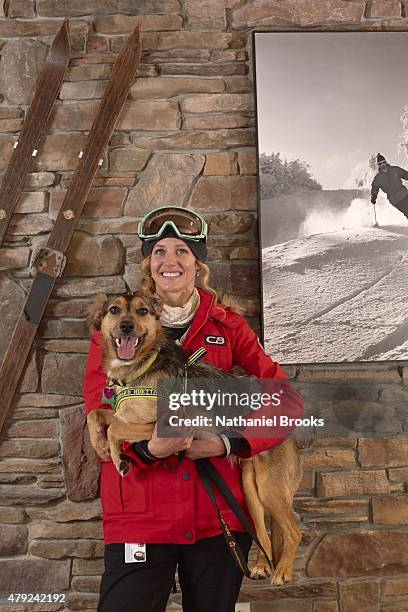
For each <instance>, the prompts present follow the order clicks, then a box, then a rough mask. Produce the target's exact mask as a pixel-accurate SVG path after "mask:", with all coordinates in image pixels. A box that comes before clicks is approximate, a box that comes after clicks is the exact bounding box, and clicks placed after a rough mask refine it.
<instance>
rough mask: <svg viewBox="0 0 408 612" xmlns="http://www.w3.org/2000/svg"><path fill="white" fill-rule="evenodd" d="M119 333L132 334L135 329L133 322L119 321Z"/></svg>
mask: <svg viewBox="0 0 408 612" xmlns="http://www.w3.org/2000/svg"><path fill="white" fill-rule="evenodd" d="M119 327H120V331H121V332H122V334H126V335H129V334H130V332H132V331H133V330H134V328H135V326H134V325H133V321H126V320H125V321H121V324H120V326H119Z"/></svg>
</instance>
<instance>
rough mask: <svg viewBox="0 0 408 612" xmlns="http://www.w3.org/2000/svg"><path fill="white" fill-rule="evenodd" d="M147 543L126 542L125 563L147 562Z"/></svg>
mask: <svg viewBox="0 0 408 612" xmlns="http://www.w3.org/2000/svg"><path fill="white" fill-rule="evenodd" d="M145 561H146V544H125V563H145Z"/></svg>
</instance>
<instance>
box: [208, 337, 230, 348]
mask: <svg viewBox="0 0 408 612" xmlns="http://www.w3.org/2000/svg"><path fill="white" fill-rule="evenodd" d="M204 342H205V343H206V344H215V345H216V346H225V345H226V344H227V341H226V339H225V338H223V337H222V336H204Z"/></svg>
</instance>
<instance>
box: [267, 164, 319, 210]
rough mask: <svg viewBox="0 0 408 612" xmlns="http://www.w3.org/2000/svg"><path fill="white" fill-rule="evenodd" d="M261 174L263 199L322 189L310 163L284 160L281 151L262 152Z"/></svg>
mask: <svg viewBox="0 0 408 612" xmlns="http://www.w3.org/2000/svg"><path fill="white" fill-rule="evenodd" d="M259 174H260V184H261V198H262V199H269V198H275V197H277V196H280V195H287V194H290V193H299V192H302V191H310V190H314V189H322V186H321V185H320V183H318V182H317V181H316V180H315V179H314V178H313V175H312V173H311V171H310V166H309V164H307V163H306V162H304V161H302V160H300V159H293V160H290V161H288V160H287V159H285V160H282V159H281V156H280V153H270V154H268V155H267V154H266V153H261V155H260V157H259Z"/></svg>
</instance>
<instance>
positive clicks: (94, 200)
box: [50, 189, 127, 259]
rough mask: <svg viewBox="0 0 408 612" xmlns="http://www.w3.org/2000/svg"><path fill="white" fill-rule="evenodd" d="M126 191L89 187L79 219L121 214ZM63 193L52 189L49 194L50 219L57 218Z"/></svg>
mask: <svg viewBox="0 0 408 612" xmlns="http://www.w3.org/2000/svg"><path fill="white" fill-rule="evenodd" d="M126 193H127V192H126V189H109V190H105V189H91V191H90V192H89V195H88V197H87V199H86V203H85V207H84V210H83V212H82V215H81V219H85V218H92V217H119V216H121V215H122V214H123V203H124V200H125V197H126ZM65 194H66V191H54V192H53V193H52V194H51V201H50V216H51V218H52V219H56V218H57V215H58V213H59V211H60V209H61V204H62V201H63V199H64V197H65ZM107 259H108V258H107Z"/></svg>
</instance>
